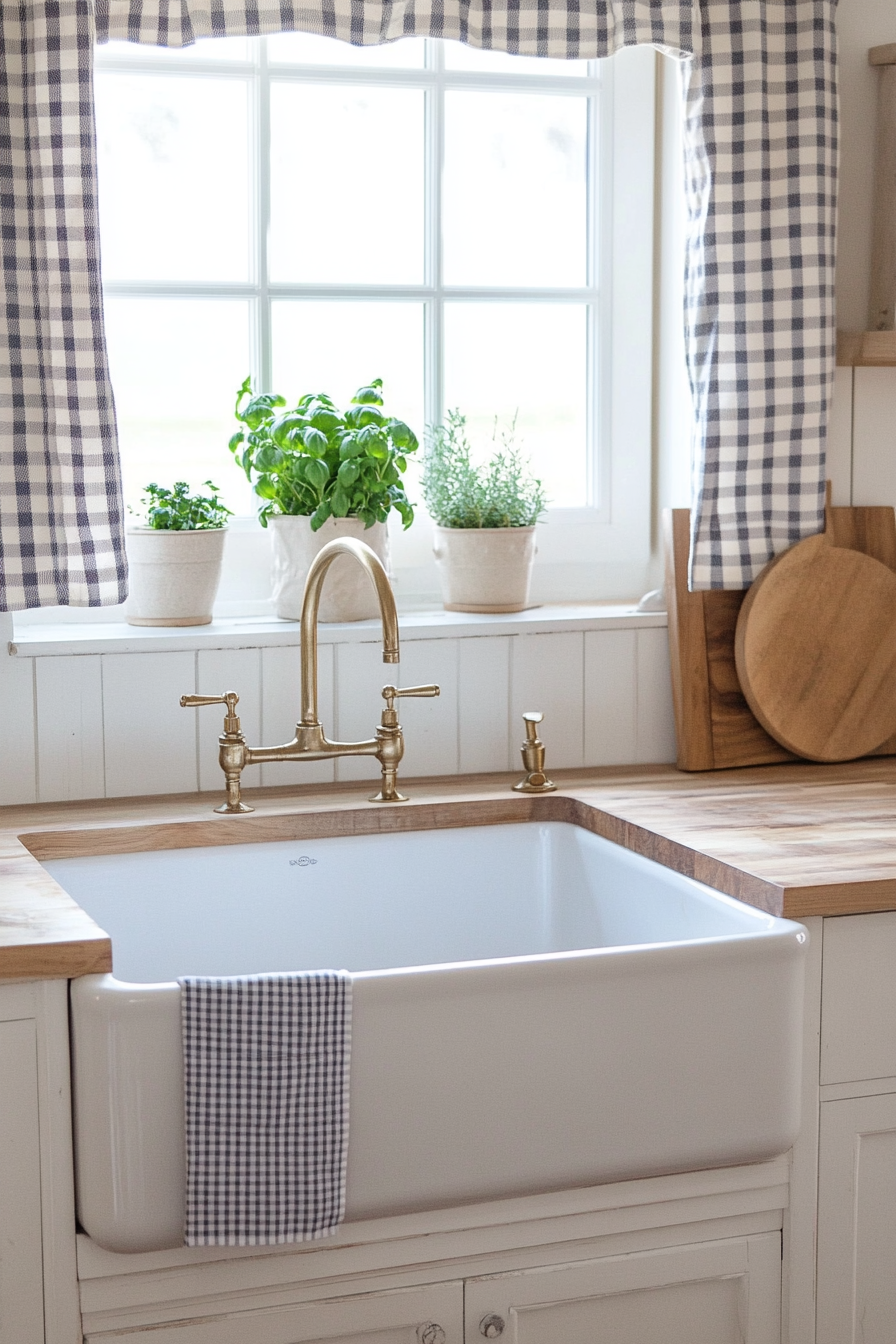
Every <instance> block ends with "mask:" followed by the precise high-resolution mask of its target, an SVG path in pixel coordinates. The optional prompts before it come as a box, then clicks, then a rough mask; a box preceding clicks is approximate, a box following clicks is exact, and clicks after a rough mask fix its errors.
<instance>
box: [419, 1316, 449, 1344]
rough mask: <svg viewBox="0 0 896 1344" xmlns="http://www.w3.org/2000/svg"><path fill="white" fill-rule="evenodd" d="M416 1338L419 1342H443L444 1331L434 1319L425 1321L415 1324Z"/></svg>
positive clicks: (442, 1343)
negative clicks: (422, 1323)
mask: <svg viewBox="0 0 896 1344" xmlns="http://www.w3.org/2000/svg"><path fill="white" fill-rule="evenodd" d="M417 1338H418V1340H419V1341H420V1344H445V1331H444V1330H443V1329H442V1327H441V1326H440V1325H436V1323H435V1321H427V1322H426V1324H425V1325H418V1326H417Z"/></svg>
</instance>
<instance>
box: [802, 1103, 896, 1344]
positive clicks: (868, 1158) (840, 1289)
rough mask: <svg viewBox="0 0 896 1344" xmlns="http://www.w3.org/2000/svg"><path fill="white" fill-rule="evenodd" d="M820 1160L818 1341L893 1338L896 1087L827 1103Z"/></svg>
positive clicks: (887, 1341)
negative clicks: (891, 1089)
mask: <svg viewBox="0 0 896 1344" xmlns="http://www.w3.org/2000/svg"><path fill="white" fill-rule="evenodd" d="M818 1165H819V1181H818V1289H817V1308H818V1325H817V1333H816V1339H817V1344H893V1340H894V1338H896V1273H894V1269H896V1092H891V1093H888V1094H884V1095H878V1096H870V1097H857V1098H848V1099H844V1100H842V1101H826V1102H824V1103H823V1104H822V1107H821V1130H820V1141H819V1164H818Z"/></svg>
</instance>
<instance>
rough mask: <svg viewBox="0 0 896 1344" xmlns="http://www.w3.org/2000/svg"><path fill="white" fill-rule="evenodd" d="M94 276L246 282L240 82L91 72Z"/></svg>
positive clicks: (244, 120) (244, 98)
mask: <svg viewBox="0 0 896 1344" xmlns="http://www.w3.org/2000/svg"><path fill="white" fill-rule="evenodd" d="M96 101H97V138H98V149H99V203H100V227H101V231H102V247H103V252H102V255H103V276H104V278H105V279H107V280H192V281H196V280H205V281H208V280H225V281H226V280H237V281H238V280H246V279H247V278H248V272H249V215H248V210H249V206H248V196H249V192H248V95H247V85H246V83H245V82H244V81H243V80H242V79H193V78H184V77H174V76H172V77H169V76H162V75H139V74H131V75H125V74H113V73H111V72H97V80H96Z"/></svg>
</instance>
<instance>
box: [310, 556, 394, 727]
mask: <svg viewBox="0 0 896 1344" xmlns="http://www.w3.org/2000/svg"><path fill="white" fill-rule="evenodd" d="M340 555H350V556H351V557H352V559H353V560H356V561H357V562H358V564H359V565H360V566H361V568H362V569H363V570H364V571H365V573H366V574H368V575H369V577H370V581H371V583H372V584H373V586H374V588H375V589H376V595H377V599H378V601H379V604H380V619H381V621H382V626H383V662H384V663H397V662H398V660H399V659H398V613H397V611H396V610H395V598H394V596H393V594H392V588H391V585H390V583H389V579H388V576H387V574H386V571H385V569H384V568H383V564H382V561H381V560H380V558H379V556H378V555H376V554H375V552H374V551H372V550H371V548H370V547H369V546H368V545H366V544H365V542H363V541H356V540H355V538H354V537H337V538H336V540H335V541H328V542H327V544H326V546H323V547H322V548H321V549H320V550H319V551H318V553H317V555H316V556H315V557H314V559H313V560H312V562H311V567H310V569H309V570H308V577H307V579H306V580H305V596H304V598H303V599H302V623H301V631H302V636H301V637H302V723H303V724H305V725H308V726H311V725H314V724H317V723H318V722H319V720H318V717H317V614H318V609H319V607H320V594H321V589H322V588H323V584H324V579H325V578H326V574H327V570H328V569H329V568H330V566H331V565H332V563H333V561H334V560H335V559H336V558H337V556H340Z"/></svg>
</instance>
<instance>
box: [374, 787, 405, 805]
mask: <svg viewBox="0 0 896 1344" xmlns="http://www.w3.org/2000/svg"><path fill="white" fill-rule="evenodd" d="M367 801H368V802H369V803H406V802H407V801H408V795H407V794H406V793H399V792H398V790H397V789H393V790H392V791H391V792H390V793H384V792H383V790H382V789H380V791H379V793H372V794H371V795H370V797H369V798H368V799H367Z"/></svg>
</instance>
